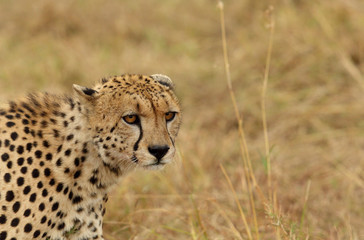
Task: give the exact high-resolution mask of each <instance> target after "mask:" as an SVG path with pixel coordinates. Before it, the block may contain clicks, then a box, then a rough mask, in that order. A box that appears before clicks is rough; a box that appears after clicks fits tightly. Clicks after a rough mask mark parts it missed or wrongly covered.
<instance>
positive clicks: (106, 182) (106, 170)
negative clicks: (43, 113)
mask: <svg viewBox="0 0 364 240" xmlns="http://www.w3.org/2000/svg"><path fill="white" fill-rule="evenodd" d="M86 111H87V109H85V108H84V107H83V106H82V104H80V102H78V101H77V100H76V99H73V98H66V100H65V101H63V104H61V105H60V107H59V108H58V109H57V110H54V111H53V113H54V115H55V116H54V117H55V119H56V121H57V123H58V124H57V127H56V128H54V129H52V130H51V133H50V134H51V135H52V136H53V140H54V142H55V145H54V150H55V152H56V154H55V155H54V157H53V159H52V164H53V165H54V168H53V169H55V171H54V175H55V179H56V182H62V183H63V184H64V185H65V187H66V186H67V187H69V188H70V189H72V190H73V191H74V192H77V193H78V194H79V195H80V196H82V198H84V199H85V198H88V199H100V198H102V197H103V196H104V195H105V194H106V193H107V192H108V191H109V190H110V189H111V187H112V186H114V185H115V184H116V183H117V182H118V181H119V179H120V177H121V175H123V174H122V173H121V172H119V171H115V170H114V169H113V168H111V167H110V166H108V165H107V164H105V163H104V162H103V161H102V159H101V157H100V155H99V154H98V152H97V149H96V147H95V145H94V143H93V140H92V139H93V134H92V131H91V127H90V126H89V123H88V119H87V117H86V116H87V114H86Z"/></svg>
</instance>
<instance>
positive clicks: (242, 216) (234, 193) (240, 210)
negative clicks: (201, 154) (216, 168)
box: [220, 164, 253, 239]
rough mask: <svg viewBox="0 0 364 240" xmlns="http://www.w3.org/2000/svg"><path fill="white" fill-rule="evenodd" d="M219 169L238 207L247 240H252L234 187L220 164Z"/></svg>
mask: <svg viewBox="0 0 364 240" xmlns="http://www.w3.org/2000/svg"><path fill="white" fill-rule="evenodd" d="M220 168H221V170H222V172H223V173H224V176H225V178H226V181H227V182H228V184H229V187H230V190H231V192H232V193H233V195H234V198H235V202H236V205H237V206H238V208H239V212H240V216H241V219H242V220H243V223H244V226H245V230H246V233H247V235H248V238H249V239H253V238H252V234H251V231H250V227H249V225H248V222H247V220H246V216H245V213H244V212H243V209H242V207H241V204H240V202H239V199H238V196H237V195H236V192H235V189H234V187H233V184H232V183H231V180H230V178H229V176H228V175H227V173H226V170H225V168H224V166H223V165H222V164H220Z"/></svg>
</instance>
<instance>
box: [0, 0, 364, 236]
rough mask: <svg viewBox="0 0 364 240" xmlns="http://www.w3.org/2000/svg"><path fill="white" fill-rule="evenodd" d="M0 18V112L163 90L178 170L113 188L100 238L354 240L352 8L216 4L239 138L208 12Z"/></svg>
mask: <svg viewBox="0 0 364 240" xmlns="http://www.w3.org/2000/svg"><path fill="white" fill-rule="evenodd" d="M270 5H273V6H274V12H273V15H272V16H273V19H274V22H275V29H274V34H273V38H272V43H273V45H272V46H273V47H272V55H271V58H270V59H271V62H270V67H269V70H270V74H269V78H268V77H267V78H265V77H264V76H265V74H264V72H265V69H266V66H267V64H266V59H267V52H268V47H269V36H270V31H269V29H267V28H266V24H267V23H270V22H271V20H269V18H268V19H267V18H266V13H265V10H266V9H267V8H268V7H269V6H270ZM0 9H1V14H0V89H1V95H0V99H1V100H5V99H11V98H14V97H16V96H18V95H24V94H25V93H26V92H28V91H33V90H47V91H52V92H64V91H70V89H71V84H72V83H79V84H85V85H87V84H89V85H90V84H91V83H92V82H94V81H95V80H97V79H99V78H101V77H103V76H105V75H114V74H121V73H125V72H130V73H133V72H136V73H147V74H152V73H164V74H167V75H169V76H171V77H172V78H173V79H174V81H175V82H176V85H177V93H178V95H179V96H180V98H181V99H182V104H183V108H184V124H183V128H182V129H181V133H180V137H179V155H178V157H177V163H176V164H174V165H173V166H170V167H168V168H167V169H166V170H165V171H163V172H156V173H154V172H142V171H141V172H136V173H133V174H131V175H129V176H127V177H126V178H125V179H124V180H123V181H122V184H121V185H120V186H118V187H117V188H115V190H114V192H113V193H112V196H111V198H110V199H111V201H110V203H109V206H108V209H107V216H106V221H105V226H104V228H105V235H106V237H107V239H110V240H113V239H135V240H136V239H161V240H162V239H194V240H195V239H196V240H197V239H201V240H207V239H211V240H212V239H249V238H251V239H363V238H364V224H363V219H364V201H363V199H364V175H363V169H364V108H363V103H364V92H363V91H364V87H363V86H364V42H363V39H364V30H363V22H364V15H363V12H364V2H363V1H360V0H345V1H343V0H331V1H329V0H323V1H316V0H314V1H299V0H282V1H254V0H245V1H226V2H225V10H224V13H225V26H226V37H227V39H226V41H227V45H228V48H227V50H228V51H227V55H228V56H229V61H230V72H231V81H232V92H233V93H234V94H235V95H234V96H235V98H236V102H237V113H238V114H237V115H238V116H242V121H241V127H240V126H239V125H240V124H239V121H237V118H236V114H235V113H234V105H233V104H232V103H231V99H230V96H229V90H228V87H226V80H225V73H224V71H225V70H224V57H223V51H222V48H221V29H220V12H219V9H218V7H217V2H215V1H208V0H199V1H182V0H173V1H167V0H159V1H157V0H150V1H143V2H142V1H131V0H130V1H101V0H89V1H87V2H86V1H70V0H64V1H58V2H55V1H47V0H39V1H36V2H34V1H33V2H31V1H26V0H22V1H7V0H4V1H0ZM266 76H267V75H266ZM264 79H266V81H267V83H268V84H267V85H265V86H266V88H265V89H266V94H265V93H264V94H263V96H262V86H263V80H264ZM268 80H269V81H268ZM262 99H265V102H264V107H265V111H263V112H264V114H265V116H266V126H267V131H266V133H267V134H266V136H265V131H264V128H263V121H262V120H263V118H264V114H263V118H262V108H261V107H262V106H263V105H262ZM263 110H264V109H263ZM240 128H241V129H240ZM241 132H243V134H244V136H242V135H241ZM267 139H269V145H268V146H267V145H266V143H267ZM267 147H268V148H267ZM249 163H251V167H252V168H251V169H252V170H250V168H249ZM220 166H222V168H221V167H220ZM222 169H224V170H225V171H226V177H227V178H225V176H224V172H223V171H222ZM268 173H270V174H268ZM268 175H269V176H270V177H269V178H268ZM227 179H229V181H230V182H231V186H232V189H234V190H233V191H232V190H231V188H230V185H229V181H227ZM268 179H270V181H268ZM269 182H270V184H268V183H269ZM269 185H270V186H271V188H269V187H268V186H269ZM236 200H237V201H236ZM240 207H241V212H240V211H239V208H240ZM242 216H244V217H242ZM254 216H256V218H254ZM244 219H245V220H246V224H244ZM256 229H258V231H256ZM249 234H250V235H249ZM249 236H250V237H249Z"/></svg>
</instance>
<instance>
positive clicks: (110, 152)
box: [74, 74, 181, 172]
mask: <svg viewBox="0 0 364 240" xmlns="http://www.w3.org/2000/svg"><path fill="white" fill-rule="evenodd" d="M74 90H75V93H76V96H77V97H78V99H79V101H80V103H81V105H83V106H84V108H85V109H86V111H85V115H86V119H87V124H88V125H89V130H90V131H91V134H90V136H91V138H92V142H93V143H94V145H95V146H96V151H97V154H98V155H99V156H100V157H101V159H102V161H103V162H104V164H106V165H107V166H109V167H110V168H112V169H114V170H115V171H121V172H126V171H128V170H131V169H135V168H144V169H161V168H163V166H165V165H166V164H167V163H169V162H171V161H172V159H173V156H174V154H175V151H176V150H175V139H176V137H177V133H178V129H179V126H180V123H181V113H180V106H179V103H178V100H177V98H176V96H175V94H174V92H173V83H172V81H171V79H170V78H169V77H167V76H164V75H159V74H156V75H152V76H142V75H123V76H118V77H111V78H108V79H103V80H101V82H100V83H98V84H97V85H96V86H95V87H93V88H87V87H81V86H78V85H74Z"/></svg>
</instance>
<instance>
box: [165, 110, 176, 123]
mask: <svg viewBox="0 0 364 240" xmlns="http://www.w3.org/2000/svg"><path fill="white" fill-rule="evenodd" d="M175 116H176V113H175V112H167V113H166V115H165V118H166V121H167V122H170V121H172V120H173V119H174V117H175Z"/></svg>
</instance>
